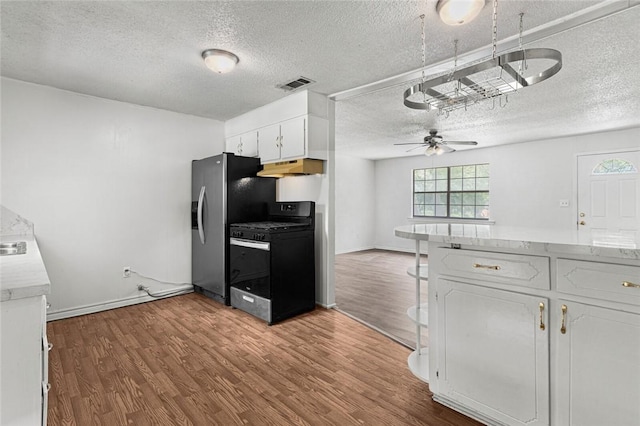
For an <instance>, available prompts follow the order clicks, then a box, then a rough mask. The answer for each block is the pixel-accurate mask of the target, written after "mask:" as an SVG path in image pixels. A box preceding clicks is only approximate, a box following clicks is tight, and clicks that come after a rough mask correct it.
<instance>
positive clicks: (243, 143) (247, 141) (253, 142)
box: [226, 130, 258, 157]
mask: <svg viewBox="0 0 640 426" xmlns="http://www.w3.org/2000/svg"><path fill="white" fill-rule="evenodd" d="M226 151H227V152H233V153H234V154H236V155H242V156H244V157H257V156H258V132H257V131H255V130H254V131H252V132H247V133H243V134H241V135H236V136H232V137H230V138H227V141H226Z"/></svg>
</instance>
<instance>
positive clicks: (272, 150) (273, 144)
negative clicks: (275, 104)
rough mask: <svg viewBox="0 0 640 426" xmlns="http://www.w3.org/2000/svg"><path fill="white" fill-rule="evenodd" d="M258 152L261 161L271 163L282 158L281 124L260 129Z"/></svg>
mask: <svg viewBox="0 0 640 426" xmlns="http://www.w3.org/2000/svg"><path fill="white" fill-rule="evenodd" d="M258 152H259V153H260V162H262V163H263V164H264V163H269V162H274V161H278V160H279V159H280V125H279V124H274V125H272V126H268V127H263V128H262V129H260V130H258Z"/></svg>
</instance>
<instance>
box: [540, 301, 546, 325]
mask: <svg viewBox="0 0 640 426" xmlns="http://www.w3.org/2000/svg"><path fill="white" fill-rule="evenodd" d="M543 312H544V303H542V302H540V330H544V329H545V326H544V320H543V319H542V313H543Z"/></svg>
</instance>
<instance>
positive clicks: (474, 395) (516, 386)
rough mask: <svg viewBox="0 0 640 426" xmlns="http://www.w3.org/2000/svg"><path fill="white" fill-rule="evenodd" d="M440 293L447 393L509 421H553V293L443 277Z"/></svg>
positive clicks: (441, 375) (441, 372)
mask: <svg viewBox="0 0 640 426" xmlns="http://www.w3.org/2000/svg"><path fill="white" fill-rule="evenodd" d="M436 297H437V300H438V302H437V303H438V314H437V315H438V344H437V351H438V357H437V360H438V361H437V362H438V365H437V372H438V373H437V377H438V379H437V380H438V384H439V389H440V394H442V395H443V396H446V397H447V398H449V399H451V400H453V401H457V402H459V403H460V404H462V405H464V406H465V407H469V408H471V409H473V410H477V411H478V412H480V413H482V414H484V415H486V416H489V417H491V418H493V419H495V420H497V421H499V422H502V423H504V424H509V425H523V426H524V425H529V426H533V425H538V426H540V425H548V424H549V331H548V322H547V310H548V300H547V299H546V298H544V297H537V296H529V295H524V294H519V293H513V292H510V291H504V290H495V289H490V288H486V287H480V286H476V285H469V284H464V283H460V282H455V281H449V280H442V279H439V280H438V284H437V296H436ZM541 303H542V305H540V304H541ZM541 307H542V309H541Z"/></svg>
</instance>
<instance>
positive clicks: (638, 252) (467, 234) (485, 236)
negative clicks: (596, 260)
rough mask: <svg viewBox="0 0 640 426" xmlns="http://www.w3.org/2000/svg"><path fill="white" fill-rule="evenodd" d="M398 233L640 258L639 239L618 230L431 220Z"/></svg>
mask: <svg viewBox="0 0 640 426" xmlns="http://www.w3.org/2000/svg"><path fill="white" fill-rule="evenodd" d="M395 235H396V236H397V237H401V238H408V239H413V240H421V241H435V242H441V243H446V244H463V245H472V246H483V247H496V248H510V249H538V250H544V251H551V252H562V253H567V254H580V255H594V256H603V257H613V258H620V259H635V260H640V241H638V238H639V237H636V238H635V239H634V238H633V237H628V236H625V235H620V234H617V233H603V232H595V231H594V232H593V233H589V232H585V231H578V230H556V229H541V228H523V227H512V226H499V225H478V224H462V223H428V224H414V225H404V226H398V227H397V228H395Z"/></svg>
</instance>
